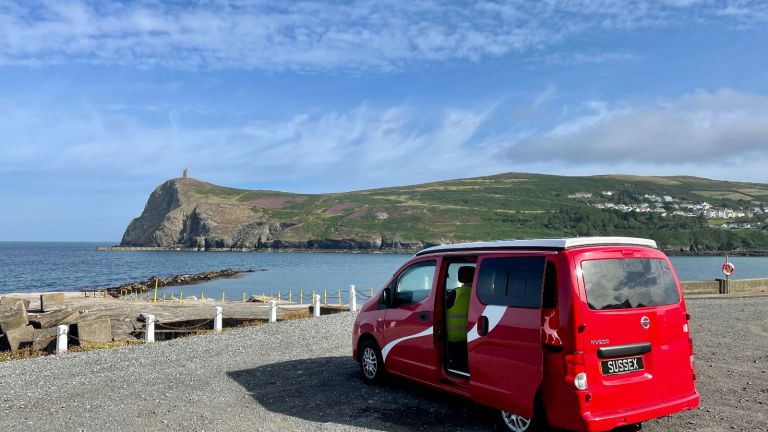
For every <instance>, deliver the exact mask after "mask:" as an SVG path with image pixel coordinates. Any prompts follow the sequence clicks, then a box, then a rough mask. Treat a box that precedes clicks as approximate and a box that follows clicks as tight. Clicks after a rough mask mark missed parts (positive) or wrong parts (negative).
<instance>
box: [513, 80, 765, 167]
mask: <svg viewBox="0 0 768 432" xmlns="http://www.w3.org/2000/svg"><path fill="white" fill-rule="evenodd" d="M588 106H589V108H588V109H589V111H590V112H588V113H585V114H583V115H581V116H579V117H576V118H573V119H571V120H569V121H566V122H564V123H562V124H559V125H557V126H555V127H552V128H551V129H550V130H548V131H546V132H544V133H539V134H536V135H532V136H527V137H524V138H521V139H518V140H516V141H514V142H512V143H510V144H509V147H508V148H507V150H506V152H507V154H508V157H509V158H510V159H513V160H515V161H517V162H522V163H524V162H542V161H562V162H564V163H566V164H569V165H575V166H578V165H590V164H592V165H593V164H603V165H606V166H610V165H611V164H615V163H630V164H642V165H655V166H668V167H669V166H671V167H674V166H684V165H689V164H693V165H699V166H702V165H709V166H712V165H718V164H721V165H723V166H729V167H739V166H744V167H747V168H752V171H753V172H757V170H756V169H755V168H757V167H758V166H763V165H764V164H765V162H768V123H766V121H765V119H766V118H768V97H767V96H765V95H761V94H755V93H745V92H739V91H736V90H731V89H721V90H719V91H716V92H706V91H697V92H694V93H691V94H687V95H683V96H681V97H679V98H678V99H674V100H668V101H660V102H657V103H654V104H646V105H640V106H633V105H622V104H616V105H614V106H611V105H609V104H606V103H594V102H593V103H591V104H589V105H588ZM761 169H762V168H761ZM737 174H740V175H741V174H743V173H737Z"/></svg>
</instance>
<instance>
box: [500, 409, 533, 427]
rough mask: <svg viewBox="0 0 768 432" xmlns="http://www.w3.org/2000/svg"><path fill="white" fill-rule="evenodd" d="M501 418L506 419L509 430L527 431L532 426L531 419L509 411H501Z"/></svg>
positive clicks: (505, 422)
mask: <svg viewBox="0 0 768 432" xmlns="http://www.w3.org/2000/svg"><path fill="white" fill-rule="evenodd" d="M501 418H502V419H503V420H504V424H505V425H507V427H508V428H509V430H511V431H514V432H525V431H527V430H528V428H529V427H530V426H531V419H528V418H525V417H523V416H520V415H517V414H515V413H511V412H509V411H501Z"/></svg>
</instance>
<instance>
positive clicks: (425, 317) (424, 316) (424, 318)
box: [419, 311, 430, 322]
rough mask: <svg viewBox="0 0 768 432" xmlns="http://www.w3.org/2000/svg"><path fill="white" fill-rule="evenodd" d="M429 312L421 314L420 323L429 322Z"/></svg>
mask: <svg viewBox="0 0 768 432" xmlns="http://www.w3.org/2000/svg"><path fill="white" fill-rule="evenodd" d="M429 315H430V314H429V312H426V311H425V312H419V321H421V322H429Z"/></svg>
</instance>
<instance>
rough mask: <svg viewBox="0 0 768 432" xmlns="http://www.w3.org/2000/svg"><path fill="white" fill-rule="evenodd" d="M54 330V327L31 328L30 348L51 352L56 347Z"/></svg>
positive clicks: (55, 330)
mask: <svg viewBox="0 0 768 432" xmlns="http://www.w3.org/2000/svg"><path fill="white" fill-rule="evenodd" d="M56 332H57V328H56V327H53V328H44V329H35V330H33V332H32V349H34V350H36V351H49V352H53V351H54V350H55V349H56Z"/></svg>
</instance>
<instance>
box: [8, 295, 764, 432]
mask: <svg viewBox="0 0 768 432" xmlns="http://www.w3.org/2000/svg"><path fill="white" fill-rule="evenodd" d="M689 308H690V310H691V313H692V315H693V321H692V328H693V331H694V340H695V344H696V351H697V359H698V360H697V361H698V372H699V377H700V378H699V381H698V386H699V391H700V392H701V395H702V400H703V404H702V407H701V408H700V409H698V410H696V411H693V412H687V413H682V414H678V415H675V416H672V417H669V418H665V419H660V420H656V421H652V422H648V423H646V424H645V428H644V430H646V431H694V430H695V431H726V430H728V431H731V430H741V431H747V430H749V431H755V430H761V431H768V414H766V411H768V409H767V408H768V373H767V372H766V369H767V367H768V320H766V317H765V313H766V311H768V298H756V299H718V300H689ZM353 320H354V316H353V315H351V314H349V313H346V314H339V315H331V316H324V317H322V318H319V319H304V320H295V321H288V322H282V323H279V324H276V325H264V326H260V327H255V328H246V329H236V330H231V331H227V332H225V333H223V334H219V335H210V336H198V337H191V338H185V339H177V340H173V341H169V342H163V343H157V344H150V345H142V346H134V347H125V348H118V349H113V350H106V351H95V352H89V353H69V354H66V355H62V356H51V357H46V358H39V359H32V360H26V361H13V362H6V363H0V388H1V389H2V391H1V392H0V430H3V431H4V430H9V431H22V430H34V431H41V430H56V431H62V430H64V431H69V430H85V431H104V430H189V431H193V430H194V431H203V430H206V431H214V430H227V431H236V430H259V431H274V430H301V431H352V430H354V431H370V430H376V431H417V430H419V431H420V430H431V431H458V430H462V431H493V430H496V425H495V422H496V414H495V413H494V412H493V411H491V410H488V409H486V408H483V407H481V406H478V405H475V404H472V403H470V402H468V401H465V400H462V399H460V398H456V397H452V396H448V395H444V394H442V393H440V392H436V391H432V390H429V389H425V388H421V387H418V386H414V385H411V384H409V383H408V382H406V381H403V380H393V381H392V382H390V383H389V384H387V385H385V386H382V387H371V386H367V385H364V384H363V383H362V381H361V380H360V378H359V372H358V369H357V365H356V363H354V362H353V361H352V359H351V358H350V357H349V355H350V349H351V348H350V343H351V341H350V331H351V326H352V322H353Z"/></svg>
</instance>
